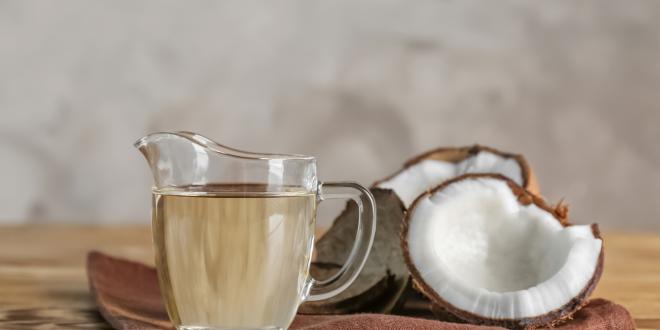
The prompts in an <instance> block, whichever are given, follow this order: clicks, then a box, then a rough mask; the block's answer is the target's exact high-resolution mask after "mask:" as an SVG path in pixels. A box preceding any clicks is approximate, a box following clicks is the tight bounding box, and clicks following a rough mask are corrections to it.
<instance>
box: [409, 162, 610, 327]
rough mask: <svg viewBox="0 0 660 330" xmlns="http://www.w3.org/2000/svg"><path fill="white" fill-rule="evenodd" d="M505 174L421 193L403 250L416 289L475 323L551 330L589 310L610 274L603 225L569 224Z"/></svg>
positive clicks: (561, 213)
mask: <svg viewBox="0 0 660 330" xmlns="http://www.w3.org/2000/svg"><path fill="white" fill-rule="evenodd" d="M565 213H566V212H565V209H563V208H561V209H559V210H556V209H552V208H550V207H549V206H548V205H546V204H545V202H544V201H543V200H542V199H541V198H539V197H537V196H536V195H534V194H532V193H530V192H528V191H526V190H525V189H523V188H522V187H520V186H519V185H518V184H516V183H515V182H514V181H513V180H511V179H509V178H506V177H504V176H502V175H495V174H486V175H475V174H468V175H464V176H461V177H458V178H455V179H453V180H450V181H447V182H445V183H443V184H442V185H440V186H438V187H436V188H434V189H433V190H431V191H429V192H427V193H425V194H423V195H420V196H419V197H418V198H417V199H416V200H415V201H414V202H413V204H412V206H411V207H410V208H409V210H408V214H407V215H406V217H405V218H404V222H403V226H402V233H401V243H402V249H403V254H404V259H405V261H406V263H407V264H408V268H409V269H410V272H411V275H412V277H413V280H414V284H415V286H416V288H417V289H419V290H420V291H421V292H422V293H423V294H424V295H425V296H426V297H427V298H429V299H430V300H431V301H432V302H433V303H434V304H436V305H438V306H441V307H442V308H444V309H445V310H447V311H448V312H450V313H451V314H453V315H455V316H456V317H458V318H460V319H462V320H465V321H467V322H470V323H476V324H486V325H499V326H505V327H510V328H533V327H538V326H544V325H553V324H556V323H558V322H560V321H561V320H564V319H566V318H569V317H570V316H571V315H572V314H573V313H575V312H576V311H577V310H578V309H579V308H580V307H581V306H583V305H584V304H585V303H586V299H587V297H588V296H589V295H590V294H591V292H592V291H593V289H594V288H595V286H596V284H597V282H598V280H599V278H600V275H601V273H602V270H603V246H602V244H603V242H602V239H601V237H600V234H599V231H598V227H597V225H595V224H594V225H591V226H577V225H569V224H568V222H567V221H565V219H563V217H564V216H565Z"/></svg>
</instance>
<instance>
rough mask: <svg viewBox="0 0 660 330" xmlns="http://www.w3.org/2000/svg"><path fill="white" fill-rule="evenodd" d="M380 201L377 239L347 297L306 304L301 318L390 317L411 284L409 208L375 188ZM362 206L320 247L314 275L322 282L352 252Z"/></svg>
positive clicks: (349, 209) (350, 208)
mask: <svg viewBox="0 0 660 330" xmlns="http://www.w3.org/2000/svg"><path fill="white" fill-rule="evenodd" d="M371 193H372V194H373V196H374V199H375V200H376V216H377V217H378V222H377V225H376V236H375V238H374V243H373V246H372V248H371V251H370V253H369V257H368V259H367V262H366V263H365V265H364V268H363V269H362V271H361V272H360V275H358V277H357V278H356V280H355V281H354V282H353V284H351V285H350V286H349V287H348V288H347V289H346V290H345V291H343V292H342V293H340V294H339V295H337V296H335V297H332V298H330V299H327V300H322V301H313V302H306V303H304V304H302V305H301V307H300V309H299V312H301V313H306V314H344V313H356V312H375V313H389V312H390V311H391V310H392V309H393V308H394V307H395V306H396V304H397V302H398V298H399V296H400V295H401V293H402V292H403V290H404V288H405V287H406V285H407V284H408V281H409V273H408V268H407V267H406V264H405V262H404V260H403V255H402V253H401V246H400V244H399V231H400V228H401V220H402V219H403V217H404V214H405V207H404V205H403V203H402V202H401V200H400V199H399V197H397V195H396V194H395V193H394V192H393V191H391V190H389V189H379V188H372V189H371ZM357 214H358V213H357V206H356V205H355V203H350V202H349V203H347V206H346V208H345V209H344V211H343V212H342V213H341V214H340V215H339V216H338V217H337V218H336V219H335V221H334V223H333V224H332V226H331V227H330V229H328V231H327V232H326V233H325V234H324V235H323V236H322V237H321V238H320V239H319V241H318V242H317V243H316V252H317V256H316V261H315V262H313V263H312V266H311V273H312V276H314V277H315V278H317V279H324V278H328V277H330V276H332V274H334V273H336V271H338V270H339V269H340V268H341V265H342V264H343V263H344V262H345V260H346V258H347V257H348V254H349V253H350V251H351V248H352V246H353V242H354V240H355V234H356V231H357Z"/></svg>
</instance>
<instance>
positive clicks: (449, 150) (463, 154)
mask: <svg viewBox="0 0 660 330" xmlns="http://www.w3.org/2000/svg"><path fill="white" fill-rule="evenodd" d="M481 151H487V152H491V153H493V154H496V155H498V156H501V157H502V158H513V159H515V161H516V162H517V163H518V165H520V170H521V172H522V173H521V174H522V179H523V183H522V186H523V187H524V188H525V189H527V190H528V191H531V192H533V193H535V194H539V193H540V188H539V184H538V180H537V179H536V175H535V174H534V172H533V171H532V168H531V167H530V166H529V163H528V162H527V160H526V159H525V157H523V156H522V155H519V154H513V153H508V152H504V151H500V150H497V149H495V148H491V147H486V146H482V145H478V144H475V145H472V146H467V147H443V148H437V149H433V150H430V151H427V152H425V153H422V154H420V155H417V156H415V157H413V158H411V159H410V160H408V161H406V162H405V163H404V165H403V168H401V169H400V170H399V171H397V172H395V173H394V174H392V175H390V176H388V177H386V178H384V179H381V180H378V181H376V182H375V183H374V186H377V185H378V184H379V183H381V182H384V181H387V180H389V179H391V178H393V177H395V176H397V175H398V174H400V173H401V172H403V171H404V170H406V169H407V168H409V167H410V166H413V165H415V164H417V163H419V162H421V161H423V160H429V159H430V160H440V161H445V162H451V163H458V162H461V161H463V160H465V159H467V158H469V157H471V156H474V155H476V154H478V153H479V152H481Z"/></svg>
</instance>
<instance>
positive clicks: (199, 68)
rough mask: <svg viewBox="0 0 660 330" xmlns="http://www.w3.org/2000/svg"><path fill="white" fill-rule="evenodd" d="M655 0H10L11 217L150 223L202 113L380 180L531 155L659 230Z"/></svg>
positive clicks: (1, 65)
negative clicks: (140, 148)
mask: <svg viewBox="0 0 660 330" xmlns="http://www.w3.org/2000/svg"><path fill="white" fill-rule="evenodd" d="M659 105H660V2H658V1H640V0H632V1H595V0H594V1H579V2H575V1H546V2H539V1H497V2H493V1H403V0H401V1H387V0H386V1H383V0H378V1H375V0H374V1H310V0H300V1H294V0H287V1H179V2H174V1H171V2H170V1H57V2H55V1H53V2H40V1H0V111H1V116H0V179H1V180H2V185H3V189H0V222H7V223H14V222H19V223H22V222H58V221H59V222H84V223H89V222H99V223H125V222H145V223H146V222H148V219H149V218H148V217H149V216H148V213H149V207H150V196H149V187H150V176H149V175H150V174H149V173H148V171H147V168H146V165H145V164H144V162H143V160H142V159H141V156H140V155H139V154H138V152H136V151H135V150H134V149H133V148H132V146H131V144H132V142H133V141H134V140H135V139H137V138H138V137H140V136H142V135H144V134H146V133H148V132H151V131H158V130H192V131H196V132H199V133H203V134H205V135H207V136H209V137H211V138H213V139H216V140H217V141H219V142H222V143H225V144H227V145H230V146H234V147H238V148H244V149H248V150H256V151H270V152H295V153H303V154H310V155H314V156H316V157H318V161H319V174H320V177H321V178H323V179H325V180H335V179H350V180H356V181H359V182H361V183H364V184H370V183H371V182H373V181H374V180H376V179H379V178H381V177H383V176H385V175H387V174H389V173H391V172H392V171H394V170H396V169H397V168H398V167H399V166H400V165H401V163H402V162H403V161H404V160H405V159H407V158H409V157H411V156H413V155H415V154H417V153H419V152H422V151H424V150H427V149H430V148H434V147H438V146H451V145H465V144H471V143H475V142H478V143H481V144H486V145H491V146H494V147H498V148H501V149H504V150H508V151H514V152H520V153H523V154H524V155H525V156H526V157H527V158H528V159H529V160H530V162H531V163H532V166H533V167H534V169H535V170H536V171H537V173H538V175H539V177H540V182H541V185H542V190H543V192H544V194H545V196H546V197H547V198H548V199H549V200H551V201H556V200H558V199H560V198H565V199H566V201H568V202H569V203H570V205H571V206H572V215H573V219H574V221H575V222H578V223H590V222H599V223H601V224H602V226H603V227H605V228H621V229H629V230H660V211H659V210H658V205H659V204H660V146H659V143H660V129H659V127H658V126H660V109H659Z"/></svg>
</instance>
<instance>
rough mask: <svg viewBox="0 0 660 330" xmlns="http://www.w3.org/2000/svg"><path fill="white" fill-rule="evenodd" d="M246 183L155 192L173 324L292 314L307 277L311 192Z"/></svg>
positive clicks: (158, 243) (286, 320) (278, 324)
mask: <svg viewBox="0 0 660 330" xmlns="http://www.w3.org/2000/svg"><path fill="white" fill-rule="evenodd" d="M252 188H253V187H252ZM252 188H250V187H247V188H246V186H228V187H223V186H218V187H213V189H209V188H208V187H205V188H204V189H198V188H184V189H171V190H166V191H155V192H154V194H153V204H154V205H153V206H154V209H153V233H154V244H155V250H156V264H157V266H158V277H159V281H160V287H161V291H162V294H163V297H164V299H165V302H166V307H167V311H168V313H169V315H170V319H171V320H172V322H173V324H174V326H176V327H178V328H181V329H183V328H187V327H195V326H201V327H223V328H253V329H265V328H274V329H277V328H282V329H286V328H287V327H288V326H289V324H290V323H291V321H292V320H293V317H294V316H295V313H296V310H297V307H298V305H299V303H300V301H301V298H302V296H303V290H304V287H305V285H306V282H307V279H308V271H309V263H310V256H311V249H312V244H313V232H314V223H315V214H316V197H315V195H314V194H311V193H308V192H301V191H295V190H292V191H286V192H279V193H264V192H258V191H253V190H257V189H252Z"/></svg>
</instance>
